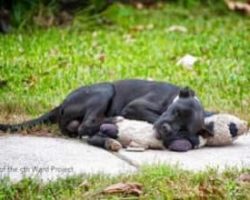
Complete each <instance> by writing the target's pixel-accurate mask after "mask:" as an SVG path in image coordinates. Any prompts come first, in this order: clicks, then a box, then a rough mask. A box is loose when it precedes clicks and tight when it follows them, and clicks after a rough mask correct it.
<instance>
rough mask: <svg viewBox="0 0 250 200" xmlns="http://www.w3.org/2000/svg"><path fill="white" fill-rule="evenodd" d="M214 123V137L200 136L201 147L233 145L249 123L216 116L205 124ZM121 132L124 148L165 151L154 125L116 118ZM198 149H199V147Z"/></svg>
mask: <svg viewBox="0 0 250 200" xmlns="http://www.w3.org/2000/svg"><path fill="white" fill-rule="evenodd" d="M210 122H214V130H213V134H214V136H213V137H210V138H203V137H201V136H200V146H199V147H202V146H223V145H230V144H232V143H233V141H234V140H235V139H237V137H238V136H240V135H242V134H244V133H246V132H247V130H248V128H247V122H246V121H243V120H241V119H239V118H238V117H236V116H233V115H230V114H216V115H213V116H211V117H208V118H206V120H205V124H209V123H210ZM231 122H233V123H235V124H236V126H237V129H238V135H237V137H234V138H233V137H232V136H231V134H230V131H229V124H230V123H231ZM116 125H117V126H118V130H119V139H118V141H119V142H120V143H121V145H122V146H123V147H142V148H144V149H165V148H164V146H163V144H162V141H161V140H158V139H156V137H155V130H154V129H153V125H152V124H149V123H147V122H144V121H137V120H129V119H125V118H123V117H117V118H116ZM197 148H198V147H197Z"/></svg>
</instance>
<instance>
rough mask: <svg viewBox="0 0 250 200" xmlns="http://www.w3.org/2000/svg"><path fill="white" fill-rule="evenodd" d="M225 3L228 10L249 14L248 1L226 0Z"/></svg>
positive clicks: (249, 5)
mask: <svg viewBox="0 0 250 200" xmlns="http://www.w3.org/2000/svg"><path fill="white" fill-rule="evenodd" d="M226 4H227V6H228V8H229V9H230V10H233V11H238V12H241V13H244V14H247V15H250V2H249V1H248V2H246V3H244V2H239V1H226Z"/></svg>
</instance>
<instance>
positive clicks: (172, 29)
mask: <svg viewBox="0 0 250 200" xmlns="http://www.w3.org/2000/svg"><path fill="white" fill-rule="evenodd" d="M167 31H168V32H182V33H186V32H187V31H188V30H187V28H186V27H185V26H178V25H173V26H170V27H169V28H168V29H167Z"/></svg>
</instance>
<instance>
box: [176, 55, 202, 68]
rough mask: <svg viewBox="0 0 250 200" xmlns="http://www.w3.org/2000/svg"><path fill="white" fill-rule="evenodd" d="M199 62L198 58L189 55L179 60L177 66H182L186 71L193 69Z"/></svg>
mask: <svg viewBox="0 0 250 200" xmlns="http://www.w3.org/2000/svg"><path fill="white" fill-rule="evenodd" d="M197 61H198V58H197V57H195V56H192V55H189V54H187V55H185V56H183V57H182V58H181V59H179V60H178V62H177V65H181V66H182V67H184V68H186V69H192V68H193V66H194V64H195V63H196V62H197Z"/></svg>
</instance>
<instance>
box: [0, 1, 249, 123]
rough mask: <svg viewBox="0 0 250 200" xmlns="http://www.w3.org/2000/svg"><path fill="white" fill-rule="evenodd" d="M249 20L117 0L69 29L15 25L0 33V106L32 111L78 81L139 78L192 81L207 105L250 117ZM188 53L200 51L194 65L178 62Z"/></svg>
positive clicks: (36, 111)
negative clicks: (177, 27) (181, 28)
mask: <svg viewBox="0 0 250 200" xmlns="http://www.w3.org/2000/svg"><path fill="white" fill-rule="evenodd" d="M172 25H181V26H184V27H186V28H187V30H188V32H187V33H182V32H169V31H168V28H169V27H170V26H172ZM249 27H250V20H249V18H247V17H243V16H240V15H237V14H235V13H230V12H228V11H226V10H216V9H214V8H206V7H191V8H189V9H186V8H184V7H179V6H176V5H174V4H167V5H165V6H163V7H161V8H158V9H143V10H138V9H135V8H132V7H129V6H123V5H119V4H115V5H113V6H111V7H110V8H109V9H108V10H106V11H105V12H104V13H103V14H102V15H100V16H97V17H91V18H87V17H86V15H83V14H81V13H79V14H78V15H77V17H76V19H75V21H74V24H73V25H72V26H68V27H66V28H58V27H51V28H49V29H41V28H36V27H31V28H28V29H22V30H21V31H18V30H16V31H13V33H12V34H9V35H4V36H0V47H1V49H0V74H1V77H0V83H1V84H0V96H1V101H0V108H1V111H0V112H1V113H3V114H2V116H3V115H4V114H6V113H7V114H10V116H11V115H12V114H20V115H21V114H26V115H33V116H34V115H38V114H41V113H43V112H45V111H47V110H48V109H50V108H52V107H53V106H56V105H58V104H59V103H60V102H61V101H62V100H63V99H64V97H65V96H66V95H67V94H68V93H69V92H70V91H72V90H73V89H75V88H77V87H79V86H81V85H87V84H91V83H96V82H101V81H112V80H117V79H124V78H143V79H154V80H163V81H168V82H171V83H174V84H178V85H181V86H190V87H192V88H193V89H194V90H195V91H196V93H197V95H198V96H199V97H200V99H201V100H202V102H203V104H204V106H205V107H206V109H207V110H215V111H221V112H230V113H234V114H237V115H238V116H241V117H243V118H244V119H246V120H248V121H250V115H249V113H250V101H249V99H250V91H249V86H250V75H249V74H250V56H249V55H250V42H249V39H250V28H249ZM186 54H191V55H194V56H196V57H198V58H199V61H198V63H197V64H196V65H195V66H194V67H193V69H192V70H189V69H185V68H183V67H180V66H178V65H177V64H176V63H177V61H178V60H179V59H180V58H181V57H183V56H184V55H186ZM2 120H5V119H4V118H3V119H2ZM13 120H15V119H13Z"/></svg>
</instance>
